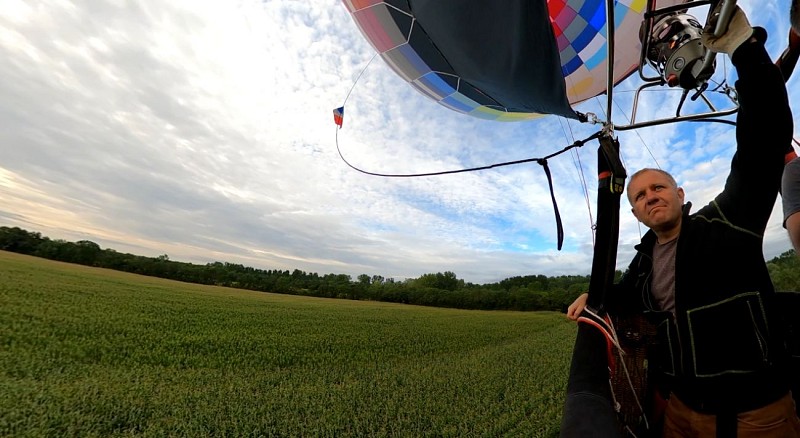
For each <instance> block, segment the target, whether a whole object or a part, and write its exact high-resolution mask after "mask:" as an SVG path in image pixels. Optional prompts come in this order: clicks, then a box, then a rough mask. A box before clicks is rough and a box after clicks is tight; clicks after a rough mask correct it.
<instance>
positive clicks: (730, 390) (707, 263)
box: [609, 43, 792, 413]
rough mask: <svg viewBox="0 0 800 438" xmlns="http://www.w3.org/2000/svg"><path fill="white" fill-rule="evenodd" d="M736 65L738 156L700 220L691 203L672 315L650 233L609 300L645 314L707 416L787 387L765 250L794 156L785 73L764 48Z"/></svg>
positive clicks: (677, 376) (690, 398) (680, 380)
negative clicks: (659, 286) (658, 289)
mask: <svg viewBox="0 0 800 438" xmlns="http://www.w3.org/2000/svg"><path fill="white" fill-rule="evenodd" d="M733 63H734V65H735V66H736V67H737V72H738V73H739V80H738V81H737V83H736V88H737V90H738V93H739V99H740V109H739V113H738V116H737V129H736V140H737V151H736V153H735V154H734V157H733V160H732V163H731V172H730V175H729V176H728V179H727V181H726V183H725V188H724V190H723V191H722V193H720V194H719V195H718V196H717V197H716V198H715V199H714V201H712V202H711V203H710V204H708V205H706V206H705V207H703V208H702V209H700V210H699V211H697V212H696V213H694V214H690V209H691V204H690V203H689V204H686V205H685V206H684V213H683V214H684V215H683V219H682V222H681V230H680V235H679V238H678V247H677V252H676V258H675V314H674V316H673V315H672V314H671V313H670V312H661V311H659V310H658V309H657V307H656V305H655V303H654V301H653V298H652V295H651V293H650V282H651V277H652V254H653V246H654V244H655V241H656V236H655V234H654V233H653V232H652V231H649V232H648V233H647V234H646V235H645V236H644V237H643V238H642V242H641V243H640V244H639V245H637V246H636V250H637V251H638V253H637V255H636V256H635V257H634V259H633V261H632V262H631V264H630V266H629V267H628V270H627V272H626V275H625V276H623V278H622V280H621V282H620V283H619V284H618V285H616V286H615V289H614V291H612V297H611V298H610V299H611V300H612V302H611V303H609V304H610V307H611V310H612V311H616V312H621V313H626V312H631V311H636V312H641V311H644V312H645V314H646V315H648V317H649V319H650V320H651V321H653V322H654V323H655V324H657V326H658V327H657V331H658V341H659V345H660V347H659V348H658V349H659V351H660V355H659V357H658V360H657V361H656V362H657V367H658V368H659V369H660V370H661V371H662V372H663V373H664V375H666V376H668V378H669V380H670V381H671V383H670V385H669V386H670V388H671V390H672V392H673V393H674V394H677V395H678V397H679V398H680V399H681V400H682V401H684V402H685V403H686V404H688V405H689V406H691V407H692V408H694V409H695V410H698V411H701V412H710V413H720V412H730V411H736V412H742V411H746V410H750V409H754V408H757V407H760V406H763V405H765V404H767V403H770V402H772V401H775V400H777V399H778V398H780V397H781V396H783V395H785V394H786V393H787V392H788V388H789V384H788V379H787V376H786V369H785V366H786V363H785V360H786V356H785V352H784V349H783V341H782V337H781V331H780V329H779V327H778V326H777V323H775V322H774V321H776V320H774V318H773V316H772V314H773V312H774V310H773V306H774V304H773V301H774V299H775V290H774V287H773V285H772V282H771V280H770V277H769V272H768V271H767V266H766V263H765V261H764V255H763V252H762V245H763V234H764V230H765V229H766V225H767V221H768V220H769V217H770V214H771V213H772V208H773V206H774V203H775V200H776V197H777V194H778V190H779V188H780V180H781V173H782V170H783V165H784V160H785V155H786V154H789V153H792V148H791V140H792V117H791V111H790V109H789V103H788V99H787V95H786V89H785V87H784V82H783V78H782V76H781V74H780V71H779V70H778V69H777V67H775V66H774V65H773V64H772V62H771V60H770V59H769V56H768V55H767V53H766V51H765V50H764V47H763V45H762V44H761V43H747V44H745V45H744V46H743V47H741V48H740V49H738V50H737V51H736V53H735V54H734V57H733ZM699 147H702V146H699Z"/></svg>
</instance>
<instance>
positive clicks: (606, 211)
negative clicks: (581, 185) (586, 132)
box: [586, 134, 627, 314]
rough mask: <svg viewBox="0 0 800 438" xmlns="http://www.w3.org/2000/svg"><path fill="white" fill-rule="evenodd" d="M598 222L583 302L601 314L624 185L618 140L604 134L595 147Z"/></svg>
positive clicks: (610, 274) (611, 279)
mask: <svg viewBox="0 0 800 438" xmlns="http://www.w3.org/2000/svg"><path fill="white" fill-rule="evenodd" d="M597 176H598V191H597V226H596V232H595V245H594V256H593V259H592V275H591V278H590V280H589V298H588V300H587V302H586V304H587V305H588V306H589V307H591V308H592V309H595V310H597V311H598V313H600V314H603V313H604V309H605V308H606V305H605V304H606V293H607V291H608V290H610V289H611V286H612V285H613V283H614V271H615V269H616V265H617V243H618V242H619V204H620V198H621V197H622V192H623V190H624V188H625V178H626V177H627V175H626V173H625V167H624V166H623V165H622V161H621V160H620V158H619V142H618V141H617V140H616V139H614V138H612V137H611V136H610V135H608V134H606V135H603V136H602V137H600V147H598V148H597Z"/></svg>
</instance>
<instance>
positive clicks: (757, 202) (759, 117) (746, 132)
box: [716, 28, 793, 234]
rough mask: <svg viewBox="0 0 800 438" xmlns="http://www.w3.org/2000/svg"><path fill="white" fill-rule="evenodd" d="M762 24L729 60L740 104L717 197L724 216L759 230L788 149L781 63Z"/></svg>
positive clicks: (788, 115) (789, 116) (789, 121)
mask: <svg viewBox="0 0 800 438" xmlns="http://www.w3.org/2000/svg"><path fill="white" fill-rule="evenodd" d="M765 39H766V33H765V32H764V30H763V29H758V28H757V30H756V32H754V38H751V39H750V40H749V41H747V42H745V43H744V44H742V45H741V46H739V47H738V48H737V49H736V50H735V51H734V53H733V56H732V61H733V64H734V66H735V67H736V70H737V73H738V74H739V80H738V81H736V89H737V92H738V94H739V102H740V108H739V113H738V115H737V120H736V123H737V126H736V153H735V154H734V156H733V160H732V162H731V172H730V174H729V176H728V179H727V181H726V183H725V189H724V190H723V192H722V193H721V194H720V195H719V196H717V198H716V203H717V205H718V206H719V208H720V209H721V210H722V213H723V214H724V215H725V217H726V218H727V220H728V221H730V222H731V223H733V224H734V225H736V226H740V227H743V228H745V229H747V230H750V231H752V232H755V233H758V234H763V232H764V229H765V228H766V224H767V221H768V220H769V216H770V214H771V212H772V207H773V206H774V204H775V199H776V197H777V194H778V190H779V189H780V184H781V175H782V173H783V166H784V162H785V159H786V156H787V154H792V153H793V149H792V146H791V141H792V130H793V125H792V114H791V109H790V107H789V99H788V96H787V93H786V87H785V84H784V80H783V76H782V74H781V72H780V69H779V68H778V67H777V66H775V64H773V62H772V60H771V59H770V57H769V54H768V53H767V51H766V49H765V48H764V44H763V41H764V40H765Z"/></svg>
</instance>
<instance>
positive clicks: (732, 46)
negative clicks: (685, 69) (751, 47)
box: [700, 0, 798, 55]
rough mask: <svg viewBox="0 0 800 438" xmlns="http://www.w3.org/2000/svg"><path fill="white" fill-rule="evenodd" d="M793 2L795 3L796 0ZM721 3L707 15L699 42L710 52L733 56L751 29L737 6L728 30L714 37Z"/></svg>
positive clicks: (748, 35)
mask: <svg viewBox="0 0 800 438" xmlns="http://www.w3.org/2000/svg"><path fill="white" fill-rule="evenodd" d="M794 1H795V2H797V1H798V0H794ZM722 3H723V2H722V1H720V2H719V3H717V7H716V8H714V11H713V12H712V13H711V15H709V19H708V22H707V24H706V26H705V27H704V28H703V35H702V36H701V37H700V40H701V41H702V42H703V45H705V46H706V47H707V48H708V49H709V50H711V51H714V52H717V53H727V54H728V55H733V52H734V51H736V49H738V48H739V46H741V45H742V43H744V42H745V41H747V40H748V39H750V36H752V35H753V28H752V27H751V26H750V22H749V21H747V16H746V15H745V14H744V11H742V10H741V8H739V6H736V8H735V9H734V11H733V14H731V19H730V22H729V23H728V29H727V30H726V31H725V33H723V34H722V35H721V36H718V37H715V36H714V28H715V27H716V26H717V19H718V18H719V9H720V7H721V6H722Z"/></svg>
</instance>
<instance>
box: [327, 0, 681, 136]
mask: <svg viewBox="0 0 800 438" xmlns="http://www.w3.org/2000/svg"><path fill="white" fill-rule="evenodd" d="M646 1H647V0H618V1H615V7H614V22H615V28H614V29H615V33H616V38H615V41H616V44H615V62H614V84H616V83H618V82H619V81H621V80H623V79H625V78H626V77H627V76H628V75H630V74H631V73H632V72H634V71H635V70H636V68H637V66H638V63H639V50H640V42H639V27H640V25H641V22H642V20H643V14H644V11H645V8H646ZM343 2H344V4H345V6H346V7H347V9H348V10H349V11H350V13H351V15H352V17H353V20H354V21H355V23H356V24H357V25H358V27H359V29H360V30H361V32H362V33H363V34H364V36H365V37H366V39H367V40H368V41H369V42H370V43H371V44H372V45H373V47H375V49H376V50H377V51H378V52H379V53H380V54H381V57H382V58H383V59H384V61H386V63H387V64H388V65H389V66H390V67H391V68H392V69H393V70H394V71H395V72H396V73H397V74H398V75H400V76H401V77H402V78H403V79H405V80H406V81H408V82H409V83H411V85H412V86H414V88H416V89H417V90H419V91H420V92H422V93H423V94H425V95H427V96H428V97H430V98H431V99H433V100H435V101H437V102H439V103H440V104H442V105H444V106H446V107H448V108H450V109H453V110H455V111H458V112H462V113H465V114H469V115H472V116H475V117H479V118H483V119H489V120H499V121H515V120H525V119H531V118H535V117H538V116H540V115H542V114H558V115H562V116H565V117H571V118H577V115H576V113H575V111H574V110H573V109H572V106H571V105H573V104H577V103H579V102H582V101H584V100H586V99H589V98H592V97H594V96H597V95H599V94H602V93H604V92H605V91H606V88H607V84H608V80H607V79H606V74H607V65H608V64H607V59H608V56H607V42H606V28H605V26H606V11H605V8H606V0H502V1H500V0H469V1H467V0H384V1H379V0H343ZM683 2H684V0H659V1H658V2H657V7H659V8H661V7H665V6H671V5H674V4H678V3H683Z"/></svg>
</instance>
